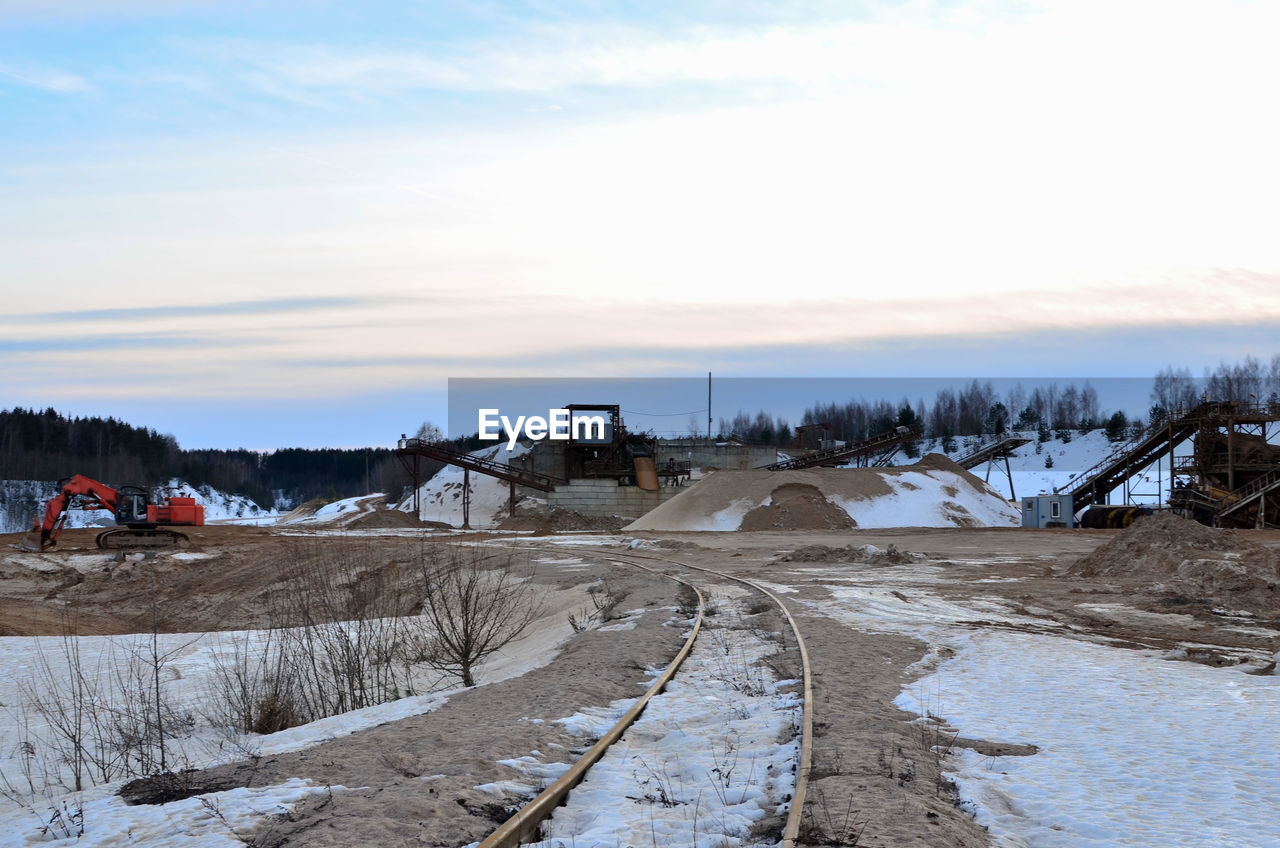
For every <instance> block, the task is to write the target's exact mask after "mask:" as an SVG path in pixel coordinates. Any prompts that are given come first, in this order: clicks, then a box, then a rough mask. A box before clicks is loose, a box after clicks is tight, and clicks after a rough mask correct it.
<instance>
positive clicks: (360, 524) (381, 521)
mask: <svg viewBox="0 0 1280 848" xmlns="http://www.w3.org/2000/svg"><path fill="white" fill-rule="evenodd" d="M347 527H349V528H351V529H353V530H355V529H359V530H381V529H384V528H397V527H416V528H424V527H436V528H448V527H449V525H448V524H443V523H441V522H439V521H419V520H418V518H417V516H415V515H413V514H412V513H408V512H402V511H401V510H398V509H376V510H374V511H373V512H366V513H365V514H364V515H361V516H359V517H358V518H355V519H354V520H352V521H351V523H350V524H348V525H347Z"/></svg>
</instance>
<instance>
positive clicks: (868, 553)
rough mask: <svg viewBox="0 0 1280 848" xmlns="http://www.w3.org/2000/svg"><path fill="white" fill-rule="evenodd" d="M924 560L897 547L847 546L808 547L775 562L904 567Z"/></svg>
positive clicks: (785, 555) (783, 556)
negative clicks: (860, 563) (857, 563)
mask: <svg viewBox="0 0 1280 848" xmlns="http://www.w3.org/2000/svg"><path fill="white" fill-rule="evenodd" d="M922 558H923V555H921V554H913V553H911V552H910V551H900V550H898V546H897V545H890V546H889V547H888V548H886V549H884V550H881V549H880V548H877V547H876V546H875V545H846V546H845V547H843V548H832V547H828V546H827V545H806V546H804V547H803V548H797V549H796V550H794V551H791V552H790V553H787V554H783V555H782V556H780V557H778V558H777V559H776V560H774V562H869V563H874V564H876V565H902V564H903V563H908V562H915V561H916V560H918V559H922Z"/></svg>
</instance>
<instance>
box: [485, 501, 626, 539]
mask: <svg viewBox="0 0 1280 848" xmlns="http://www.w3.org/2000/svg"><path fill="white" fill-rule="evenodd" d="M622 524H623V522H622V519H620V518H615V517H613V516H609V517H594V516H588V515H582V514H581V513H577V512H574V511H573V510H569V509H560V508H559V507H556V508H554V509H537V510H533V509H530V510H519V509H517V511H516V514H515V515H513V516H511V517H510V518H507V519H505V520H504V521H503V522H502V523H501V524H499V525H498V529H499V530H531V531H533V534H534V535H535V536H545V535H547V534H548V533H558V532H562V531H574V530H604V531H605V532H609V533H612V532H614V531H616V530H618V529H619V528H620V527H621V526H622Z"/></svg>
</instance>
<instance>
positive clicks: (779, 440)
mask: <svg viewBox="0 0 1280 848" xmlns="http://www.w3.org/2000/svg"><path fill="white" fill-rule="evenodd" d="M1202 400H1218V401H1237V402H1240V403H1272V404H1274V403H1280V354H1276V355H1275V356H1273V357H1272V358H1271V360H1270V362H1265V363H1264V362H1263V361H1262V360H1259V359H1257V358H1256V357H1252V356H1247V357H1245V358H1244V359H1243V360H1242V361H1240V362H1235V363H1227V362H1222V363H1219V365H1218V366H1217V367H1216V368H1214V369H1208V368H1206V369H1205V370H1204V373H1203V375H1202V376H1201V377H1198V378H1197V377H1193V376H1192V375H1191V371H1190V370H1189V369H1187V368H1174V367H1173V366H1168V367H1166V368H1164V369H1162V370H1160V371H1159V372H1157V373H1156V375H1155V376H1154V377H1153V378H1152V388H1151V393H1150V407H1149V408H1148V409H1147V410H1146V415H1145V416H1141V415H1139V416H1135V417H1133V418H1130V417H1129V416H1128V415H1127V414H1126V413H1125V412H1124V411H1123V410H1115V411H1108V410H1103V409H1101V408H1100V407H1099V404H1098V392H1097V389H1096V388H1095V387H1094V386H1092V385H1091V384H1090V382H1089V381H1088V380H1085V381H1083V383H1080V384H1077V383H1074V382H1068V383H1065V384H1062V383H1058V382H1051V383H1047V384H1043V385H1036V386H1031V387H1030V388H1029V389H1028V388H1027V387H1025V386H1023V385H1022V384H1021V383H1017V384H1015V385H1014V386H1013V387H1012V388H1010V389H1008V390H1006V391H1005V392H1004V393H1003V394H1001V393H1000V392H998V391H996V389H995V387H994V385H993V384H992V382H991V381H990V380H988V381H980V380H972V381H970V382H969V383H968V384H967V385H965V386H962V387H959V388H944V389H940V390H938V392H937V394H936V395H935V397H934V398H933V401H932V402H931V403H926V402H925V400H924V399H923V398H919V399H917V400H916V401H915V402H914V403H913V402H912V401H911V400H910V399H909V398H907V397H903V398H902V399H901V400H900V401H898V402H897V403H894V402H891V401H888V400H884V399H876V400H867V399H864V398H853V399H851V400H848V401H845V402H843V403H837V402H830V401H825V402H818V403H815V404H813V405H812V406H810V407H807V408H806V409H805V411H804V413H803V415H802V416H801V419H800V421H799V423H798V425H795V426H793V425H792V424H791V423H790V422H789V421H787V420H786V419H783V418H781V417H778V416H774V415H771V414H769V413H768V412H766V411H764V410H761V411H760V412H757V413H756V414H755V415H751V414H750V413H747V412H745V411H739V412H738V413H737V414H736V415H735V416H734V417H733V418H721V419H720V438H722V439H723V438H736V439H740V440H743V441H746V442H751V443H757V444H766V445H775V446H777V447H780V448H787V447H794V446H812V445H813V444H816V439H817V438H821V437H823V436H825V437H826V438H828V439H838V440H841V441H857V440H859V439H865V438H867V437H869V436H873V435H876V434H877V433H883V432H885V431H886V430H890V429H892V428H894V427H896V426H907V427H911V428H913V429H917V430H919V431H921V432H922V433H923V434H924V435H925V436H926V437H927V438H932V439H940V440H941V441H942V443H943V447H944V449H945V450H951V449H952V448H951V447H950V446H949V445H950V443H952V442H953V441H954V440H955V439H956V438H958V437H964V436H989V435H1000V434H1003V433H1005V432H1008V431H1010V430H1024V431H1025V430H1036V431H1037V432H1038V433H1039V434H1040V436H1041V439H1042V441H1043V440H1047V439H1048V437H1049V434H1050V433H1055V434H1057V435H1058V437H1059V438H1066V439H1070V433H1071V432H1073V431H1081V430H1084V431H1089V430H1097V429H1102V430H1105V431H1106V433H1107V436H1108V437H1109V438H1111V439H1112V440H1113V441H1118V440H1120V439H1123V438H1125V437H1126V436H1128V435H1130V434H1132V433H1134V432H1136V431H1138V430H1141V429H1142V428H1143V427H1145V426H1146V424H1147V422H1150V421H1159V420H1161V419H1163V418H1164V417H1165V416H1166V415H1168V414H1169V412H1170V411H1176V410H1179V409H1187V408H1190V407H1192V406H1194V405H1196V404H1197V403H1199V402H1200V401H1202ZM821 425H825V427H823V426H821Z"/></svg>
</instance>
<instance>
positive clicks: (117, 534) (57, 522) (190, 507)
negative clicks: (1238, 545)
mask: <svg viewBox="0 0 1280 848" xmlns="http://www.w3.org/2000/svg"><path fill="white" fill-rule="evenodd" d="M59 489H60V491H59V492H58V494H56V495H54V496H53V497H52V498H50V499H49V503H48V505H47V506H46V507H45V510H44V520H43V521H41V520H40V518H39V516H37V517H36V523H35V526H34V527H32V528H31V534H30V536H29V537H28V538H29V539H30V541H27V542H26V544H25V545H24V547H27V548H28V549H30V550H37V548H36V546H35V540H34V536H35V534H36V532H37V531H38V532H39V534H40V546H39V548H38V550H45V549H46V548H52V547H53V546H54V545H56V544H58V535H59V534H60V533H61V532H62V526H63V525H64V524H66V521H67V509H68V508H69V507H70V506H71V504H72V503H78V505H79V506H80V507H81V508H83V509H108V510H111V513H112V514H113V515H114V516H115V519H116V523H117V524H119V525H122V526H119V527H112V528H111V529H109V530H104V531H103V532H101V533H99V534H98V547H100V548H108V549H112V550H115V549H128V548H163V547H169V546H172V545H185V544H187V542H188V541H189V540H188V539H187V537H186V535H185V534H183V533H178V532H177V531H174V530H166V529H164V528H165V527H167V526H171V525H192V526H196V527H199V526H201V525H203V524H204V507H203V506H201V505H200V504H198V503H196V499H195V498H183V497H177V496H174V497H171V498H169V499H168V500H165V501H163V502H161V503H151V500H150V498H148V497H147V490H146V489H143V488H141V487H139V486H121V487H120V489H119V490H116V489H113V488H111V487H110V486H106V485H103V484H102V483H99V482H98V481H97V480H91V479H89V478H88V477H85V476H84V475H82V474H77V475H76V476H74V477H71V478H70V479H67V480H63V481H61V482H60V483H59Z"/></svg>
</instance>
